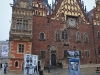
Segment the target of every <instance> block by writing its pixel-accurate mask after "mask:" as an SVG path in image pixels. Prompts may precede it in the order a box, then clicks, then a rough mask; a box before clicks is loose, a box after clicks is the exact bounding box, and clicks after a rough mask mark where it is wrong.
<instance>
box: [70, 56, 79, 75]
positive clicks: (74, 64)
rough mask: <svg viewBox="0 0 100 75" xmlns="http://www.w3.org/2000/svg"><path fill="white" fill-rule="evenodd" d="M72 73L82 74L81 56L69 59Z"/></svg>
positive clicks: (74, 74)
mask: <svg viewBox="0 0 100 75" xmlns="http://www.w3.org/2000/svg"><path fill="white" fill-rule="evenodd" d="M69 72H70V75H80V61H79V58H71V59H69Z"/></svg>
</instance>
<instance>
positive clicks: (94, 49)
mask: <svg viewBox="0 0 100 75" xmlns="http://www.w3.org/2000/svg"><path fill="white" fill-rule="evenodd" d="M92 30H93V41H94V51H95V52H94V53H95V63H96V64H97V63H98V62H97V52H96V40H95V35H94V25H93V23H92Z"/></svg>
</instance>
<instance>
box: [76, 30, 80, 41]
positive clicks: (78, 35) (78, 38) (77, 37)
mask: <svg viewBox="0 0 100 75" xmlns="http://www.w3.org/2000/svg"><path fill="white" fill-rule="evenodd" d="M76 41H77V42H81V35H80V33H79V32H77V33H76Z"/></svg>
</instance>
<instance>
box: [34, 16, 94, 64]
mask: <svg viewBox="0 0 100 75" xmlns="http://www.w3.org/2000/svg"><path fill="white" fill-rule="evenodd" d="M63 27H64V24H62V23H61V22H60V21H54V20H51V21H50V24H49V25H48V23H47V18H46V17H37V16H34V17H33V36H34V37H33V49H32V52H33V54H37V55H39V56H40V50H46V58H45V62H46V61H47V60H48V59H49V53H48V50H47V45H55V46H56V47H57V55H56V58H57V59H63V56H64V55H63V50H73V46H76V49H77V50H81V51H82V56H83V58H81V64H86V63H89V62H90V61H92V63H95V56H94V41H93V32H92V25H87V24H79V25H78V29H68V31H69V38H70V40H69V42H70V45H69V47H63V46H62V43H61V42H56V41H55V36H54V33H55V31H56V30H61V29H62V28H63ZM78 31H79V32H80V34H81V39H82V42H81V43H77V42H76V33H77V32H78ZM40 32H44V33H45V35H46V40H45V41H39V33H40ZM85 32H86V33H87V34H88V36H89V43H84V38H83V35H84V33H85ZM85 50H89V51H90V58H85V52H84V51H85Z"/></svg>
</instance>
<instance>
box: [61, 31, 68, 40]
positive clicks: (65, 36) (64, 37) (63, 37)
mask: <svg viewBox="0 0 100 75" xmlns="http://www.w3.org/2000/svg"><path fill="white" fill-rule="evenodd" d="M67 36H68V35H67V30H64V31H62V39H64V40H66V39H67Z"/></svg>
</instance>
